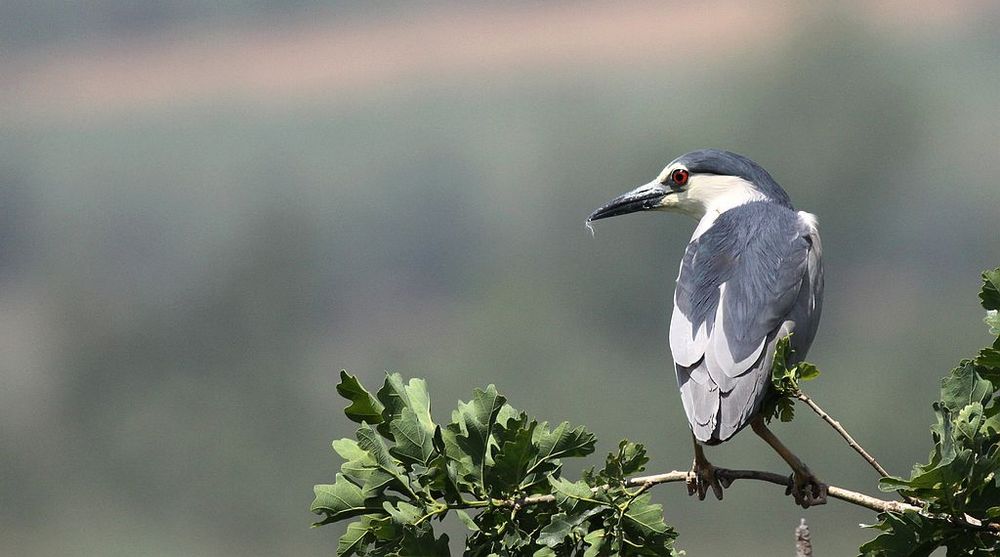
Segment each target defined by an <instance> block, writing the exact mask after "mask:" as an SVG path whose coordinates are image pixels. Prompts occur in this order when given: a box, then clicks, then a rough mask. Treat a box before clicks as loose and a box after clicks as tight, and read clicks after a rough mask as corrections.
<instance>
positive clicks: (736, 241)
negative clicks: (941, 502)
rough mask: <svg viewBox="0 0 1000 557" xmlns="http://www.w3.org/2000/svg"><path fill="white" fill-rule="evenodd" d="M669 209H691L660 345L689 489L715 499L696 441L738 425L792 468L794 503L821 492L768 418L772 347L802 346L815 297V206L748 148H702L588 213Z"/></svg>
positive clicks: (718, 438)
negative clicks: (675, 401)
mask: <svg viewBox="0 0 1000 557" xmlns="http://www.w3.org/2000/svg"><path fill="white" fill-rule="evenodd" d="M646 211H667V212H675V213H681V214H685V215H688V216H690V217H693V218H694V219H695V220H697V223H698V224H697V225H696V226H695V229H694V233H693V234H692V236H691V239H690V241H689V242H688V244H687V247H686V248H685V250H684V255H683V257H682V258H681V262H680V270H679V272H678V274H677V280H676V285H675V289H674V296H673V314H672V316H671V319H670V330H669V339H670V352H671V355H672V357H673V364H674V371H675V374H676V377H677V385H678V387H679V389H680V395H681V402H682V404H683V406H684V412H685V414H686V416H687V421H688V425H689V426H690V428H691V435H692V440H693V443H694V462H693V465H692V468H691V472H690V473H689V474H688V493H689V494H690V495H694V494H695V493H697V495H698V498H699V499H701V500H704V499H705V494H706V493H707V491H708V490H709V489H711V490H712V493H713V494H714V495H715V497H716V498H717V499H720V500H721V499H722V496H723V488H724V487H728V485H729V480H728V479H727V478H725V477H720V476H723V475H720V474H717V468H716V467H714V466H713V465H712V464H711V463H710V462H709V461H708V459H707V458H706V456H705V451H704V447H705V446H713V445H718V444H720V443H723V442H725V441H728V440H729V439H731V438H732V437H733V436H734V435H736V434H737V433H738V432H740V431H741V430H742V429H743V428H745V427H746V426H748V425H749V426H750V427H751V429H752V430H753V431H754V433H756V434H757V435H758V436H759V437H761V438H762V439H763V440H764V441H766V442H767V443H768V444H769V445H770V446H771V447H772V448H773V449H774V450H775V451H776V452H777V453H778V454H779V455H780V456H781V457H782V459H784V460H785V462H786V463H787V464H788V465H789V466H790V467H791V469H792V475H791V478H790V481H789V489H788V490H787V493H788V494H791V495H793V496H794V499H795V502H796V503H797V504H799V505H800V506H802V507H804V508H808V507H809V506H811V505H820V504H823V503H825V502H826V492H827V486H826V485H825V484H823V483H822V482H820V481H819V480H818V479H817V477H816V476H815V475H814V474H813V473H812V471H811V470H810V469H809V468H808V467H807V466H806V465H805V463H803V462H802V460H801V459H799V458H798V457H797V456H796V455H795V454H794V453H792V452H791V451H790V450H789V449H788V448H787V447H786V446H785V445H784V444H783V443H782V442H781V441H780V440H779V439H778V438H777V437H776V436H775V435H774V433H773V432H771V430H770V429H769V428H768V427H767V425H766V423H765V419H764V416H762V414H761V407H762V404H763V402H764V400H765V398H766V397H767V396H768V393H769V390H770V389H771V381H770V378H771V367H772V363H773V361H774V355H775V347H776V345H777V343H778V341H779V340H780V339H782V338H785V337H789V343H790V345H791V349H792V352H791V356H790V357H789V358H788V363H789V365H791V364H794V363H797V362H799V361H801V360H802V358H804V357H805V355H806V353H807V351H808V349H809V346H810V345H811V344H812V341H813V338H814V337H815V335H816V329H817V326H818V325H819V318H820V313H821V310H822V302H823V266H822V253H823V248H822V245H821V243H820V237H819V230H818V227H817V219H816V216H815V215H812V214H810V213H807V212H805V211H797V210H796V209H795V208H794V207H793V206H792V202H791V199H790V198H789V196H788V194H787V193H786V192H785V190H784V189H782V187H781V186H780V185H778V183H777V182H776V181H775V180H774V178H772V177H771V175H770V174H768V172H767V171H766V170H764V169H763V168H762V167H761V166H760V165H758V164H757V163H755V162H754V161H752V160H750V159H749V158H747V157H745V156H743V155H739V154H736V153H732V152H729V151H724V150H720V149H701V150H696V151H691V152H689V153H687V154H684V155H681V156H680V157H678V158H676V159H674V160H673V161H672V162H670V163H669V164H668V165H667V166H666V167H665V168H664V169H663V171H662V172H660V174H659V175H658V176H657V177H656V179H654V180H653V181H651V182H649V183H648V184H645V185H642V186H639V187H637V188H635V189H633V190H631V191H629V192H627V193H624V194H622V195H619V196H618V197H615V198H614V199H612V200H611V201H609V202H608V203H606V204H604V205H603V206H601V207H600V208H598V209H597V210H596V211H594V212H593V213H592V214H591V215H590V216H589V217H588V218H587V226H588V227H590V226H591V223H593V222H594V221H597V220H600V219H606V218H609V217H615V216H620V215H625V214H629V213H636V212H646Z"/></svg>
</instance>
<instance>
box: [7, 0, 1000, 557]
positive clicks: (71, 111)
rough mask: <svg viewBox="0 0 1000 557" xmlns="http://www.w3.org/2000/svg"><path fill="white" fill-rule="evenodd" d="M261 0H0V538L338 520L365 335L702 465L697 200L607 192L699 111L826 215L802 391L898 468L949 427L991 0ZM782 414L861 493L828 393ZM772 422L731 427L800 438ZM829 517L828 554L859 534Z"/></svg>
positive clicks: (719, 540)
mask: <svg viewBox="0 0 1000 557" xmlns="http://www.w3.org/2000/svg"><path fill="white" fill-rule="evenodd" d="M132 4H136V6H142V7H141V8H140V7H132ZM253 6H254V7H252V8H246V7H240V6H238V5H237V3H230V2H222V3H218V2H215V3H209V2H200V1H196V0H187V1H184V2H181V1H175V2H166V3H126V2H118V1H112V0H106V1H104V2H98V3H95V4H93V5H92V6H90V7H88V8H86V9H84V8H72V9H69V8H66V7H65V6H64V5H63V4H60V3H57V2H51V1H44V2H23V1H14V2H6V3H4V4H3V5H2V6H0V22H2V24H0V52H2V54H0V122H2V125H0V331H2V334H0V351H2V352H0V354H2V358H0V479H2V481H0V524H3V531H4V535H3V536H0V555H61V554H73V555H94V556H98V555H100V556H106V555H130V556H131V555H163V556H167V555H220V556H221V555H286V554H293V553H298V554H303V555H305V554H329V553H331V552H332V551H333V549H332V548H333V546H334V545H335V543H336V538H337V536H338V535H339V532H337V531H336V529H334V528H324V529H322V530H309V529H308V525H309V524H310V522H311V521H312V520H313V516H312V515H310V514H309V513H308V504H309V502H310V500H311V487H312V485H313V484H314V483H322V482H327V481H329V480H331V479H332V477H333V474H334V472H335V470H336V464H335V461H334V456H333V455H332V454H331V452H330V451H329V449H328V443H329V441H330V440H331V439H334V438H337V437H340V436H343V435H346V434H349V432H351V431H353V429H351V428H350V426H349V424H348V423H347V421H346V419H345V418H344V417H343V415H342V413H341V408H340V407H339V402H336V400H337V397H336V393H335V391H334V385H335V384H336V382H337V376H336V372H337V371H338V370H339V369H341V368H348V369H350V370H352V371H353V372H354V373H357V374H359V375H360V376H361V377H362V378H363V380H364V381H365V382H366V383H368V384H372V383H376V382H378V381H379V378H380V376H381V374H382V373H383V370H385V369H392V370H397V371H400V372H402V373H403V374H405V375H409V376H423V377H426V378H427V379H428V382H429V386H430V389H431V393H432V396H433V397H434V398H435V400H436V401H438V407H439V409H443V408H447V407H450V406H451V405H452V403H453V401H454V400H456V399H458V398H465V399H467V398H468V396H469V393H470V392H471V390H472V388H473V387H475V386H481V385H484V384H486V383H490V382H494V383H496V384H497V385H498V387H499V388H500V389H501V390H502V391H503V392H505V393H506V394H507V395H508V397H509V398H510V400H511V403H512V404H513V405H515V406H517V407H519V408H523V409H525V410H527V411H529V412H530V413H533V414H538V415H540V416H542V417H545V418H549V419H550V420H556V421H558V420H563V419H566V420H570V421H573V422H577V423H585V424H587V425H589V426H591V427H592V429H594V430H595V432H596V433H597V434H598V435H599V437H600V439H601V440H602V443H603V444H602V445H601V446H600V447H599V449H600V451H601V452H604V451H606V450H608V449H610V448H611V447H612V446H613V445H614V444H615V443H617V440H618V439H619V438H620V437H622V436H628V437H630V438H632V439H635V440H639V441H643V442H646V443H647V444H648V445H650V446H651V454H652V457H653V460H652V463H651V466H652V468H653V469H654V470H666V469H673V468H682V467H686V466H687V465H688V464H689V462H690V447H689V445H690V442H689V439H688V431H687V427H686V425H685V422H684V418H683V411H682V410H681V405H680V400H679V397H678V396H677V394H676V387H675V382H674V378H673V373H672V371H671V367H670V363H669V351H668V348H667V342H666V335H667V322H668V319H669V314H670V294H671V291H672V281H673V278H674V276H675V273H676V265H677V262H678V261H679V258H680V254H681V253H682V250H683V247H684V244H685V243H686V241H687V238H688V237H689V236H690V233H691V230H692V228H693V224H694V223H693V222H691V221H688V220H685V219H684V218H683V217H679V216H669V215H663V214H656V215H641V216H636V217H632V218H627V219H620V220H619V219H613V220H611V221H608V222H607V224H604V223H600V224H601V226H599V227H597V234H596V237H591V235H590V233H588V232H587V230H586V229H585V228H584V226H583V220H584V218H585V217H586V215H587V214H589V212H590V211H591V210H592V209H593V208H595V207H597V206H598V205H600V204H602V203H604V202H605V201H607V200H608V199H609V198H611V197H612V196H614V195H617V194H619V193H621V192H623V191H625V190H627V189H629V188H631V187H632V186H634V185H637V184H640V183H644V182H646V181H648V180H649V179H650V178H651V177H652V176H655V175H656V174H657V173H659V171H660V170H661V169H662V167H663V166H664V165H665V164H666V163H667V162H669V161H670V160H671V159H673V158H674V157H675V156H676V155H678V154H681V153H683V152H686V151H688V150H691V149H694V148H698V147H704V146H715V147H721V148H728V149H731V150H734V151H737V152H741V153H744V154H746V155H748V156H750V157H752V158H754V159H755V160H757V161H758V162H760V163H761V164H762V165H763V166H765V167H766V168H767V169H768V170H769V171H770V172H771V174H772V175H774V176H775V177H776V178H777V180H778V181H779V182H780V183H781V184H783V185H784V187H785V188H786V189H787V190H788V191H789V193H790V194H791V196H792V199H793V200H794V202H795V204H796V206H797V207H798V208H801V209H806V210H809V211H810V212H814V213H816V214H817V215H819V218H820V224H821V230H822V234H823V241H824V256H825V264H826V272H827V293H826V304H825V307H824V316H823V324H822V326H821V327H820V332H819V335H818V337H817V340H816V342H815V344H814V347H813V350H812V352H811V353H810V357H809V359H810V360H811V361H814V362H816V363H817V364H818V365H819V366H820V368H821V369H822V370H823V372H824V375H823V376H822V377H821V378H820V379H819V380H818V381H816V382H814V383H813V384H810V386H809V387H810V393H811V394H812V395H813V396H814V397H815V398H816V399H817V400H818V401H819V402H820V404H821V405H823V406H824V408H826V409H827V410H828V411H830V412H831V413H832V414H834V415H835V416H837V417H838V418H839V419H841V420H842V421H843V422H844V424H845V425H846V426H847V427H848V428H849V429H850V430H851V431H852V432H853V433H855V435H856V437H858V439H859V441H860V442H861V443H862V444H864V445H865V446H866V447H868V448H870V449H871V450H872V451H873V452H874V453H875V454H876V456H877V457H879V458H880V460H881V461H882V463H883V464H884V465H885V466H886V467H887V468H888V469H889V470H890V471H893V472H899V473H903V472H905V471H907V470H908V469H909V467H910V466H911V465H912V464H913V463H914V462H915V461H917V460H920V459H924V458H925V457H926V454H927V449H928V447H929V444H928V438H929V434H928V430H927V426H928V425H929V423H930V421H931V414H930V410H929V404H930V402H931V400H932V398H933V397H935V396H937V392H938V389H937V378H938V377H939V376H940V375H942V374H943V373H944V372H945V371H946V370H947V369H948V368H950V367H951V366H952V365H954V363H955V362H956V361H957V360H958V359H959V358H961V357H964V356H967V355H969V354H971V353H972V351H973V350H975V349H976V348H978V347H979V346H980V345H982V344H983V342H984V339H985V338H986V335H985V330H984V328H983V325H982V321H981V317H982V316H981V312H980V308H979V305H978V303H977V300H976V297H975V293H976V289H977V288H978V273H979V272H980V271H981V270H982V269H984V268H986V267H991V266H996V265H997V264H998V262H1000V242H998V241H997V240H998V236H997V233H996V222H997V221H998V218H1000V193H998V188H997V181H996V175H997V169H996V168H995V160H996V158H997V154H998V153H1000V128H998V126H997V122H998V121H1000V104H998V103H997V91H998V90H1000V38H998V35H997V32H996V29H997V28H998V25H1000V10H998V9H997V7H996V4H995V3H988V2H964V3H954V4H949V5H948V6H947V7H943V6H937V5H933V4H931V3H927V4H922V3H916V4H910V3H906V2H879V3H867V2H866V3H861V2H858V3H847V4H843V3H837V4H833V3H830V4H815V5H812V4H810V5H809V6H806V5H804V4H803V5H799V6H797V7H796V8H794V9H789V8H788V6H786V5H785V4H784V3H780V2H771V3H755V4H754V8H753V9H749V8H746V7H744V6H743V5H742V4H741V3H736V2H719V3H708V4H684V3H676V4H670V5H666V6H664V5H662V4H660V3H648V4H645V3H635V4H628V5H615V6H602V5H597V4H594V5H590V4H588V5H579V4H575V3H572V4H571V3H565V4H559V3H556V4H545V5H543V6H536V5H532V4H512V5H508V6H506V7H502V8H501V7H484V6H469V5H466V4H459V3H445V4H438V5H435V6H432V7H428V6H423V7H422V8H420V9H417V8H414V7H412V5H409V4H402V3H400V4H394V5H391V6H386V5H384V4H379V8H377V9H376V8H372V7H368V8H359V7H357V6H355V5H354V4H348V3H334V4H328V3H319V2H309V1H301V2H281V3H279V2H257V3H253ZM567 377H570V378H572V380H573V382H574V383H575V384H576V385H577V388H576V390H574V391H572V392H567V391H565V390H562V389H557V388H556V386H557V385H560V384H561V383H562V382H563V381H564V380H565V378H567ZM593 392H601V393H602V395H603V396H604V397H607V398H608V399H609V400H614V401H615V403H614V404H613V405H610V406H609V407H608V408H604V407H601V406H596V405H594V404H592V403H591V402H590V401H591V397H590V396H589V393H593ZM887 393H893V394H892V395H891V396H887ZM632 402H634V403H636V407H640V405H641V404H645V403H650V404H655V405H657V406H659V407H661V408H662V415H660V416H648V415H639V414H630V413H629V412H628V410H627V408H628V407H629V404H630V403H632ZM623 407H625V408H626V410H622V408H623ZM777 432H778V434H779V435H781V436H782V438H783V439H785V440H786V441H787V443H788V444H789V445H790V446H792V447H794V448H795V449H796V450H797V452H799V453H800V454H801V455H802V456H803V458H804V459H805V460H806V461H807V462H809V463H810V465H811V466H812V468H813V469H814V470H815V471H816V472H817V473H818V474H820V475H821V477H822V478H823V479H825V480H827V481H830V482H831V483H835V484H837V485H843V486H844V487H849V488H854V489H861V490H864V491H868V492H874V491H875V488H874V478H873V477H872V474H871V472H870V471H869V470H868V469H867V467H866V466H865V465H864V463H862V462H861V461H860V460H859V459H858V458H857V456H856V455H854V454H853V453H851V452H850V451H849V450H848V449H847V448H846V447H844V446H842V445H841V444H840V441H839V439H838V438H837V437H836V436H835V435H834V434H833V432H832V431H829V429H828V428H826V427H825V426H824V425H823V424H822V423H820V422H819V420H816V419H813V418H812V417H811V416H807V415H805V414H802V415H801V417H800V419H798V420H797V421H796V422H794V423H793V424H791V425H781V426H777ZM751 437H752V436H740V437H738V438H737V439H736V440H735V441H734V442H732V443H728V444H726V445H725V446H723V447H720V448H715V449H711V450H710V452H709V457H710V458H711V459H712V460H713V462H715V463H717V464H719V465H722V466H734V467H735V466H739V467H747V468H751V467H760V468H767V469H773V470H775V471H781V470H784V465H783V464H782V463H781V462H780V461H779V460H778V458H777V456H776V455H774V454H773V453H772V452H771V451H770V450H768V449H767V448H766V447H764V446H763V445H762V444H761V443H760V442H759V441H758V440H756V439H753V438H751ZM571 472H573V473H575V471H571ZM655 497H656V498H657V501H659V502H661V503H663V504H664V506H665V512H666V516H667V520H668V522H671V523H672V524H673V525H674V526H676V527H677V529H678V530H679V531H680V533H681V537H680V539H679V546H680V547H682V548H684V549H686V550H688V553H689V554H690V555H694V556H697V555H718V554H724V553H725V552H738V553H741V554H745V553H750V554H755V555H770V554H780V553H787V552H788V551H789V550H790V548H791V543H790V542H791V539H792V530H793V528H794V526H795V525H796V524H797V523H798V518H799V516H800V513H801V511H800V510H799V509H797V508H796V507H794V505H792V503H791V501H790V500H788V499H786V498H784V497H782V496H781V495H780V494H779V493H778V492H777V491H776V490H772V489H767V488H765V487H759V488H758V487H756V486H752V485H736V486H734V488H733V489H731V490H730V491H729V492H727V495H726V500H725V502H724V503H718V502H715V501H706V502H703V503H700V504H699V503H698V502H697V501H691V500H689V499H688V498H687V497H686V496H685V495H683V493H682V490H681V489H671V488H663V489H660V490H659V491H658V492H657V493H656V494H655ZM762 508H766V509H768V512H765V513H762V512H760V509H762ZM807 518H808V519H809V523H810V527H811V530H812V535H813V540H814V543H815V545H816V547H818V548H822V551H823V553H824V554H829V555H841V554H850V552H851V551H854V550H856V548H857V546H858V545H859V544H860V543H861V541H863V540H865V539H867V538H869V537H871V536H870V535H869V534H868V533H867V532H865V531H861V530H859V529H858V528H857V524H858V523H859V522H871V521H872V518H873V517H872V516H871V515H870V514H868V513H865V512H863V511H861V510H859V509H856V508H849V507H847V506H845V505H838V504H836V503H831V504H830V505H828V506H827V507H824V508H818V509H810V510H809V512H808V515H807ZM718 524H726V525H727V526H726V530H725V531H724V532H719V531H718V530H717V529H716V526H715V525H718ZM453 532H454V535H453V538H454V537H457V536H459V535H460V532H461V530H460V529H458V528H456V529H454V530H453ZM776 532H777V533H781V534H780V535H778V534H775V533H776ZM748 548H753V550H752V551H750V550H748Z"/></svg>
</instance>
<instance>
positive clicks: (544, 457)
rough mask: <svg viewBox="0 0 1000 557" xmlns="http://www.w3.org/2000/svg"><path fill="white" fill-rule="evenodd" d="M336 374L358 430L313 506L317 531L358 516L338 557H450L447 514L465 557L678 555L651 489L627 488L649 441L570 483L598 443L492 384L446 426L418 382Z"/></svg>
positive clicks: (340, 444) (342, 447)
mask: <svg viewBox="0 0 1000 557" xmlns="http://www.w3.org/2000/svg"><path fill="white" fill-rule="evenodd" d="M340 378H341V380H340V384H339V385H338V386H337V392H338V393H339V394H340V395H341V396H342V397H344V398H345V399H347V400H348V401H349V405H348V406H347V407H346V408H345V410H344V412H345V414H346V415H347V417H348V418H349V419H351V420H352V421H354V422H357V423H358V424H359V426H358V428H357V432H356V434H355V438H354V439H339V440H337V441H334V442H333V449H334V451H335V452H336V453H337V454H338V455H339V456H340V458H341V459H342V460H343V463H342V464H341V466H340V473H338V474H337V475H336V477H335V481H334V483H332V484H325V485H317V486H315V488H314V491H315V495H316V497H315V500H314V501H313V504H312V507H311V510H312V511H313V512H314V513H316V514H318V515H321V516H322V517H323V518H322V520H320V521H319V522H317V523H316V525H317V526H319V525H324V524H330V523H334V522H340V521H345V520H350V519H354V521H353V522H351V523H350V524H349V525H348V527H347V531H346V533H345V534H344V535H343V536H341V538H340V540H339V544H338V547H337V555H341V556H346V555H355V554H356V555H387V556H389V555H391V556H408V555H448V551H449V550H448V539H447V536H445V535H441V536H437V535H436V534H435V532H434V529H433V526H432V522H433V521H435V520H436V521H440V520H443V519H445V517H446V516H448V515H449V514H454V515H455V516H456V517H457V518H458V519H459V520H460V521H461V522H462V523H463V524H464V525H465V526H466V528H467V530H468V536H467V538H466V544H465V552H466V553H467V554H469V555H482V556H488V555H538V556H549V555H552V556H554V555H577V554H579V555H587V556H598V555H618V554H621V555H673V554H675V553H674V550H673V540H674V538H675V537H676V533H675V532H674V531H673V530H672V529H671V528H670V527H669V526H667V524H666V523H665V522H664V519H663V511H662V508H661V506H660V505H658V504H654V503H652V502H651V500H650V496H649V494H648V493H646V488H647V487H648V486H635V487H632V488H629V487H627V486H628V483H627V481H626V479H627V477H628V476H630V475H633V474H636V473H638V472H640V471H642V470H643V469H644V466H645V464H646V462H647V460H648V459H647V458H646V452H645V449H644V448H643V447H642V445H638V444H636V443H632V442H629V441H622V442H621V444H620V445H619V446H618V450H617V452H614V453H611V454H609V455H608V457H607V459H606V460H605V463H604V466H603V467H602V468H601V469H600V470H596V469H590V470H588V471H586V472H585V474H584V477H583V479H582V480H579V481H570V480H567V479H565V478H563V477H562V461H563V459H566V458H573V457H583V456H586V455H588V454H590V453H592V452H593V451H594V445H595V441H596V440H595V438H594V435H593V434H592V433H590V432H589V431H587V430H586V429H584V428H583V427H573V426H571V425H570V424H568V423H566V422H563V423H560V424H558V425H556V426H555V427H550V426H549V425H548V424H547V423H546V422H539V421H538V420H536V419H533V418H530V417H529V416H528V415H527V414H525V413H524V412H520V411H518V410H516V409H514V408H513V407H512V406H510V405H509V404H507V399H506V398H505V397H504V396H503V395H502V394H500V393H499V392H497V390H496V388H495V387H494V386H493V385H490V386H488V387H486V388H485V389H476V390H475V391H474V392H473V395H472V398H471V400H470V401H469V402H459V403H458V406H457V408H456V409H455V410H453V411H452V413H451V421H450V422H449V423H447V424H442V425H439V424H437V423H435V422H434V420H433V418H432V417H431V412H430V398H429V396H428V393H427V388H426V384H425V382H424V381H423V380H422V379H410V380H409V381H408V382H404V380H403V378H402V377H401V376H400V375H399V374H396V373H392V374H388V375H387V377H386V379H385V382H384V384H383V385H382V387H381V388H380V389H379V390H378V391H377V392H376V394H375V395H372V394H371V393H370V392H369V391H368V390H367V389H365V387H364V386H362V385H361V383H360V382H359V381H358V379H357V378H356V377H354V376H352V375H350V374H348V373H347V372H346V371H344V372H341V375H340ZM533 498H534V499H538V498H542V501H541V503H540V504H537V503H538V502H537V501H534V502H533V501H532V499H533Z"/></svg>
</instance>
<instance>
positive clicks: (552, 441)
mask: <svg viewBox="0 0 1000 557" xmlns="http://www.w3.org/2000/svg"><path fill="white" fill-rule="evenodd" d="M596 441H597V438H596V437H594V434H593V433H591V432H589V431H587V429H586V428H584V427H583V426H579V427H576V428H574V427H572V426H571V425H570V424H569V422H562V423H561V424H559V425H557V426H556V428H555V429H553V430H552V431H549V428H548V427H547V426H546V424H545V423H542V424H540V425H539V427H538V428H536V429H535V435H534V442H535V443H536V444H537V445H538V462H543V461H551V460H554V459H557V458H565V457H576V456H587V455H589V454H590V453H592V452H594V445H595V443H596Z"/></svg>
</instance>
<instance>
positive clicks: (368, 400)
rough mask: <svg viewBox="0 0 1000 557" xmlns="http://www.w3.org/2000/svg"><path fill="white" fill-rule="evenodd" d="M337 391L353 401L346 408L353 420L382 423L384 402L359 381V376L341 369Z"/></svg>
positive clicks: (348, 415)
mask: <svg viewBox="0 0 1000 557" xmlns="http://www.w3.org/2000/svg"><path fill="white" fill-rule="evenodd" d="M337 392H338V393H339V394H340V396H342V397H344V398H346V399H347V400H349V401H351V404H350V405H349V406H348V407H347V408H344V414H346V415H347V418H348V419H350V420H351V421H353V422H357V423H362V422H367V423H370V424H373V425H374V424H379V423H382V410H383V409H384V408H383V406H382V403H380V402H379V401H378V400H376V399H375V397H373V396H372V395H371V393H369V392H368V391H367V390H365V388H364V387H363V386H362V385H361V383H360V382H359V381H358V378H357V377H355V376H353V375H351V374H349V373H347V371H346V370H341V371H340V383H339V384H338V385H337Z"/></svg>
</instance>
